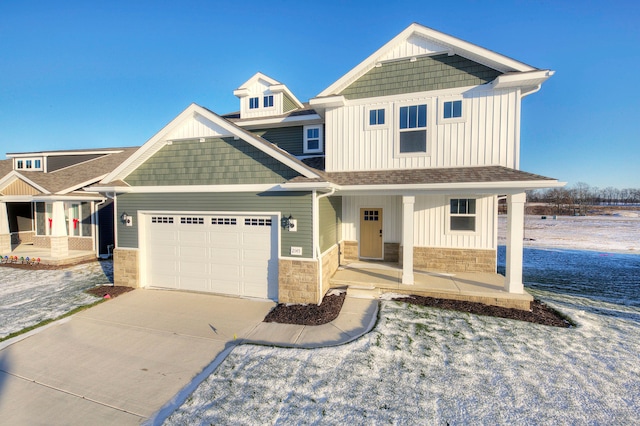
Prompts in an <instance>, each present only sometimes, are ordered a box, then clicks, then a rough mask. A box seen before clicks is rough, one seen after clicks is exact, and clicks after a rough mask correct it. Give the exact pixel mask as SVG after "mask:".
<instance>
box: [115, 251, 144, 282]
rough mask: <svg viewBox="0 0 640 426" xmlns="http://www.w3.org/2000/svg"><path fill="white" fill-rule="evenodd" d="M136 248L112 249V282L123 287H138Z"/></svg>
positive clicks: (138, 275)
mask: <svg viewBox="0 0 640 426" xmlns="http://www.w3.org/2000/svg"><path fill="white" fill-rule="evenodd" d="M138 265H139V263H138V250H136V249H129V250H126V249H115V250H114V251H113V283H114V284H115V285H121V286H125V287H134V288H135V287H139V286H140V274H139V270H138Z"/></svg>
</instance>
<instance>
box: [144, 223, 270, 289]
mask: <svg viewBox="0 0 640 426" xmlns="http://www.w3.org/2000/svg"><path fill="white" fill-rule="evenodd" d="M139 217H142V221H143V222H144V226H143V231H142V241H144V244H143V246H142V248H141V257H142V262H141V265H142V269H143V271H144V276H143V285H144V286H145V287H154V288H164V289H175V290H187V291H197V292H208V293H217V294H224V295H232V296H242V297H254V298H260V299H272V300H277V296H278V217H277V216H275V215H264V214H246V213H242V214H229V213H216V212H210V213H209V212H207V213H203V212H182V213H168V212H158V213H145V214H142V215H140V216H139Z"/></svg>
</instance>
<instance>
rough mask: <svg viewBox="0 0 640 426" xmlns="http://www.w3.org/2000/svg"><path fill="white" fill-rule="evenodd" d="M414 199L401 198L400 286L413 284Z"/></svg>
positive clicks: (410, 197)
mask: <svg viewBox="0 0 640 426" xmlns="http://www.w3.org/2000/svg"><path fill="white" fill-rule="evenodd" d="M415 202H416V197H413V196H406V195H405V196H403V197H402V284H413V211H414V204H415Z"/></svg>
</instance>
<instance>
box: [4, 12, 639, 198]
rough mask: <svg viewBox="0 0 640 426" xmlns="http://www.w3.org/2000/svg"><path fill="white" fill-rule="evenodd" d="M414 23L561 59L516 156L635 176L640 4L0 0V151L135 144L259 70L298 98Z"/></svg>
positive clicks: (521, 53)
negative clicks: (1, 0) (281, 83)
mask: <svg viewBox="0 0 640 426" xmlns="http://www.w3.org/2000/svg"><path fill="white" fill-rule="evenodd" d="M412 22H418V23H421V24H423V25H426V26H428V27H431V28H433V29H436V30H438V31H442V32H445V33H447V34H450V35H453V36H456V37H458V38H461V39H464V40H466V41H469V42H472V43H475V44H478V45H480V46H483V47H486V48H488V49H491V50H494V51H497V52H499V53H502V54H504V55H507V56H510V57H512V58H514V59H517V60H520V61H522V62H525V63H527V64H529V65H532V66H535V67H538V68H544V69H552V70H555V71H556V74H555V76H553V77H552V78H551V79H550V80H549V81H548V82H546V83H545V84H544V85H543V87H542V90H541V91H540V92H538V93H536V94H534V95H531V96H529V97H527V98H525V99H524V101H523V112H522V137H521V168H522V169H523V170H526V171H529V172H534V173H539V174H542V175H546V176H550V177H554V178H557V179H559V180H561V181H567V182H569V184H570V185H571V184H573V183H576V182H586V183H588V184H589V185H591V186H596V187H607V186H613V187H617V188H630V187H631V188H638V187H640V168H639V163H640V88H639V87H640V84H638V82H639V80H640V78H639V77H638V74H639V72H640V71H639V70H640V2H637V1H632V0H629V1H618V0H609V1H589V0H584V1H579V2H578V1H562V0H556V1H552V0H549V1H547V0H539V1H524V0H521V1H488V0H485V1H472V0H459V1H456V2H442V1H428V0H419V1H393V2H391V1H377V0H369V1H349V2H348V1H331V0H327V1H322V2H301V1H269V2H265V1H261V2H253V1H235V2H228V1H226V2H217V1H199V0H192V1H189V2H178V1H173V2H171V1H92V2H83V1H60V2H48V1H41V2H34V1H29V0H24V1H10V0H5V1H3V2H1V3H0V144H1V146H2V148H1V149H0V158H2V155H3V154H4V153H6V152H23V151H37V150H54V149H76V148H92V147H114V146H133V145H141V144H143V143H144V142H145V141H146V140H147V139H149V138H150V137H152V136H153V135H154V134H155V133H156V132H157V131H159V130H160V129H161V128H162V127H163V126H164V125H165V124H167V123H168V122H169V121H171V120H172V119H173V118H174V117H175V116H176V115H178V114H179V113H180V112H181V111H182V110H183V109H184V108H186V107H187V106H188V105H189V104H190V103H192V102H195V103H197V104H200V105H202V106H205V107H207V108H209V109H211V110H213V111H216V112H218V113H226V112H231V111H236V110H237V109H238V100H237V98H236V97H235V96H233V90H234V89H236V88H237V87H239V86H240V85H241V84H242V83H243V82H245V81H246V80H247V79H248V78H249V77H251V76H252V75H253V74H254V73H255V72H257V71H261V72H263V73H265V74H267V75H269V76H270V77H273V78H275V79H277V80H279V81H281V82H283V83H285V84H286V85H287V86H288V87H289V88H290V89H291V90H292V91H293V92H294V93H295V94H296V96H297V97H298V98H299V99H300V100H302V101H303V102H305V101H307V100H309V99H310V98H312V97H314V96H315V95H317V94H318V93H320V92H321V91H322V90H323V89H325V88H326V87H328V86H329V85H330V84H331V83H333V82H334V81H335V80H337V79H338V78H339V77H341V76H342V75H343V74H344V73H346V72H347V71H349V70H350V69H351V68H352V67H354V66H355V65H357V64H358V63H359V62H360V61H361V60H363V59H364V58H366V57H367V56H369V55H370V54H371V53H373V52H374V51H375V50H376V49H378V48H379V47H380V46H382V45H383V44H384V43H386V42H387V41H389V40H390V39H391V38H392V37H394V36H395V35H397V34H398V33H399V32H401V31H402V30H403V29H404V28H406V27H407V26H408V25H409V24H411V23H412Z"/></svg>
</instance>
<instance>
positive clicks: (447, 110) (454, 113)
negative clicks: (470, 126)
mask: <svg viewBox="0 0 640 426" xmlns="http://www.w3.org/2000/svg"><path fill="white" fill-rule="evenodd" d="M443 109H444V115H443V118H460V117H462V101H447V102H445V103H444V108H443Z"/></svg>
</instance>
